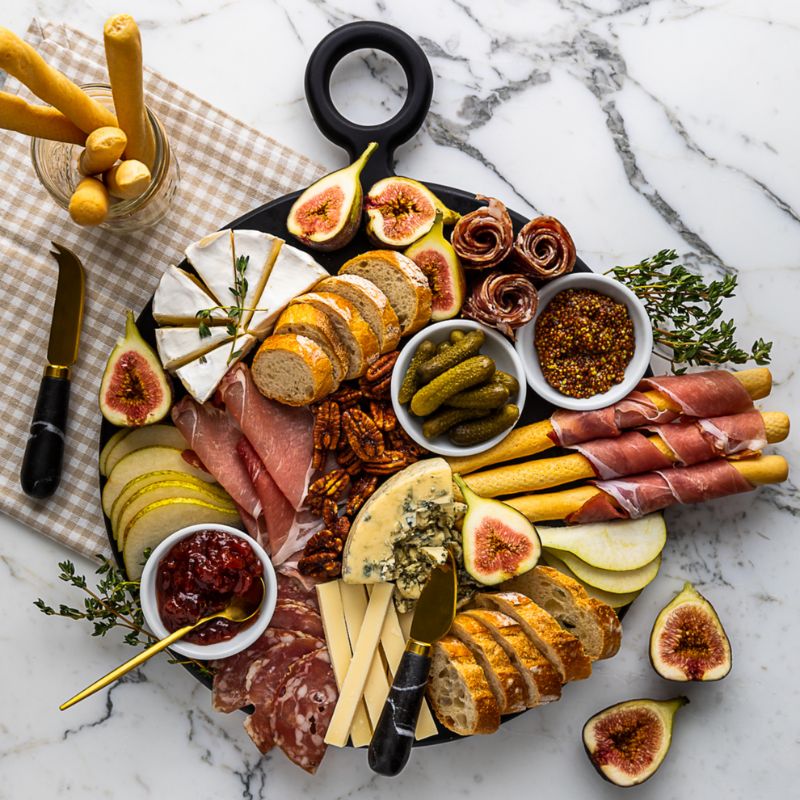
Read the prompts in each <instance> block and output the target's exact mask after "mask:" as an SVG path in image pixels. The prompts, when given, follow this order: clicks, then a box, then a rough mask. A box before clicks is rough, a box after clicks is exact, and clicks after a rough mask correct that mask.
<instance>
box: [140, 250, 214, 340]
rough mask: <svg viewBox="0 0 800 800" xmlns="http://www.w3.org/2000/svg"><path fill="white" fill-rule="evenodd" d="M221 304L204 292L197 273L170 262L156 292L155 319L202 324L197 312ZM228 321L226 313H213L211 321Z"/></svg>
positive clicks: (171, 323)
mask: <svg viewBox="0 0 800 800" xmlns="http://www.w3.org/2000/svg"><path fill="white" fill-rule="evenodd" d="M216 305H219V304H218V303H217V301H216V300H215V299H214V298H213V297H211V295H209V294H207V293H206V292H205V291H203V288H202V287H201V285H200V282H199V281H198V280H197V278H195V277H194V276H193V275H190V274H189V273H188V272H184V271H183V270H182V269H178V268H177V267H174V266H172V265H170V266H169V267H167V269H166V271H165V272H164V274H163V275H162V276H161V280H160V281H159V283H158V288H156V293H155V295H153V319H155V321H156V322H157V323H158V324H159V325H195V326H196V325H199V324H200V320H199V319H198V318H197V312H198V311H202V310H203V309H206V308H214V306H216ZM225 320H226V316H225V312H223V311H221V310H219V309H217V310H215V311H212V312H211V322H212V323H213V322H223V321H225Z"/></svg>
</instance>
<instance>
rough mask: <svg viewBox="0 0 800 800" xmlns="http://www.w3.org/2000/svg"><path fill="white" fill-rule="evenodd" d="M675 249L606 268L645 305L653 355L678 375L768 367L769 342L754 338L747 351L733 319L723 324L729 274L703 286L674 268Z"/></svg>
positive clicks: (730, 290)
mask: <svg viewBox="0 0 800 800" xmlns="http://www.w3.org/2000/svg"><path fill="white" fill-rule="evenodd" d="M677 260H678V254H677V253H676V252H675V251H674V250H660V251H659V252H658V253H656V254H655V255H654V256H652V257H651V258H646V259H644V260H643V261H640V262H639V263H638V264H635V265H633V266H629V267H614V268H613V269H610V270H608V272H607V273H606V274H608V273H611V274H612V275H613V276H614V277H615V278H616V279H617V280H618V281H621V282H622V283H624V284H626V285H627V286H628V288H630V289H631V290H632V291H633V292H634V294H636V295H637V296H638V297H639V298H640V299H641V300H642V302H643V303H644V306H645V309H646V310H647V313H648V315H649V317H650V324H651V325H652V326H653V341H654V343H655V345H656V348H657V349H656V350H654V354H655V355H657V356H659V357H660V358H663V359H665V360H666V361H669V362H670V365H671V369H672V371H673V372H674V373H675V374H677V375H680V374H682V373H684V372H686V369H687V367H689V366H712V365H719V364H726V363H732V364H744V363H745V362H747V361H751V360H752V361H754V362H755V363H756V364H758V365H761V366H763V365H765V364H769V363H770V358H771V356H770V351H771V350H772V342H765V341H764V340H763V339H757V340H756V341H755V342H754V343H753V345H752V347H751V348H750V350H749V351H747V350H744V349H742V347H740V345H739V343H738V342H737V341H736V339H735V338H734V334H735V333H736V325H735V323H734V321H733V319H729V320H727V321H726V320H722V319H720V318H721V317H722V301H723V300H724V299H726V298H730V297H733V296H734V294H735V291H736V285H737V279H736V276H735V275H733V274H729V275H725V276H724V277H723V278H722V279H721V280H718V281H710V282H709V283H706V282H705V281H704V280H703V278H702V276H700V275H696V274H695V273H693V272H689V270H688V269H686V267H684V266H683V265H682V264H675V263H674V262H675V261H677Z"/></svg>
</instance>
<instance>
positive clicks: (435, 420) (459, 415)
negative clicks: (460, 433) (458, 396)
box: [422, 408, 489, 439]
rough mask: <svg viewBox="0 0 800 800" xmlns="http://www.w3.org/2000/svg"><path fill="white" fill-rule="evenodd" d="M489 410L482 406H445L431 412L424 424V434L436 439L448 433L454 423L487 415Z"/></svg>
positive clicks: (427, 437)
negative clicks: (433, 412)
mask: <svg viewBox="0 0 800 800" xmlns="http://www.w3.org/2000/svg"><path fill="white" fill-rule="evenodd" d="M488 413H489V412H488V411H484V410H483V409H481V408H444V409H442V410H441V411H437V412H436V413H435V414H431V416H430V417H428V418H427V419H426V420H425V422H424V423H423V424H422V435H423V436H424V437H425V438H426V439H435V438H436V437H437V436H441V435H442V434H443V433H447V431H449V430H450V428H452V427H453V425H458V423H459V422H465V421H466V420H468V419H478V418H479V417H485V416H486V415H487V414H488Z"/></svg>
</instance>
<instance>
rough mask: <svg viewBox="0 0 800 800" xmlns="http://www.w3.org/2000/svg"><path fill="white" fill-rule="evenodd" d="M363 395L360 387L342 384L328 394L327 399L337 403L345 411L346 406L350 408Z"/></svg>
mask: <svg viewBox="0 0 800 800" xmlns="http://www.w3.org/2000/svg"><path fill="white" fill-rule="evenodd" d="M363 397H364V394H363V393H362V391H361V389H357V388H356V387H355V386H346V385H344V384H343V385H342V386H341V387H339V389H337V391H335V392H334V393H333V394H331V395H329V396H328V400H332V401H333V402H334V403H337V404H338V406H339V409H340V410H341V411H347V409H348V408H352V407H353V406H354V405H355V404H356V403H358V402H359V401H360V400H361V399H362V398H363Z"/></svg>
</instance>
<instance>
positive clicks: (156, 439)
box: [106, 425, 188, 475]
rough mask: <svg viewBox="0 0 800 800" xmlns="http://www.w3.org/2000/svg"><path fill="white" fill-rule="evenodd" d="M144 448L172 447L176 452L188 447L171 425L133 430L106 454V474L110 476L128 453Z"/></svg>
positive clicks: (148, 426)
mask: <svg viewBox="0 0 800 800" xmlns="http://www.w3.org/2000/svg"><path fill="white" fill-rule="evenodd" d="M145 447H174V448H175V449H176V450H184V449H185V448H186V447H188V445H187V444H186V439H184V438H183V434H182V433H181V432H180V431H179V430H178V429H177V428H175V427H174V426H172V425H147V426H146V427H144V428H135V429H134V430H132V431H131V432H130V435H129V436H126V437H125V438H124V439H123V440H122V441H120V442H119V443H118V444H117V446H116V447H115V448H114V449H113V450H112V451H111V452H110V453H109V454H108V458H107V459H106V474H107V475H108V474H110V473H111V472H112V470H113V469H114V467H115V466H116V465H117V464H118V463H119V462H120V461H121V460H122V459H123V458H124V457H125V456H126V455H128V453H132V452H134V450H143V449H144V448H145Z"/></svg>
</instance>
